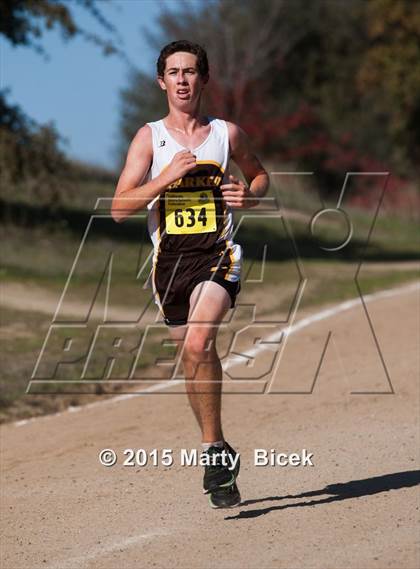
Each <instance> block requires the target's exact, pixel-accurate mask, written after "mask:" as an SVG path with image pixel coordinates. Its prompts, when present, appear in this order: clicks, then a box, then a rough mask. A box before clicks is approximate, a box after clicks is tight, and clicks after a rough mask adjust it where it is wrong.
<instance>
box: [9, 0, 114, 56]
mask: <svg viewBox="0 0 420 569" xmlns="http://www.w3.org/2000/svg"><path fill="white" fill-rule="evenodd" d="M72 1H73V3H74V4H76V5H78V6H81V7H82V8H84V9H85V10H87V11H88V12H89V13H90V14H91V15H92V16H93V17H94V18H95V20H96V21H97V22H98V23H99V24H100V25H101V26H102V27H103V28H104V29H105V30H106V31H107V32H110V33H111V34H113V35H114V36H115V34H116V29H115V27H114V26H113V25H112V24H111V23H110V22H109V21H108V20H107V19H106V18H105V17H104V16H103V14H102V13H101V11H100V10H99V9H98V2H97V0H72ZM53 28H57V29H58V30H60V32H61V34H62V36H63V38H64V39H65V40H67V39H71V38H74V37H75V36H78V35H79V36H83V37H84V38H85V39H87V40H89V41H91V42H93V43H96V44H97V45H99V46H100V47H101V48H102V49H103V51H104V54H105V55H109V54H111V53H116V52H118V48H117V47H116V45H115V43H114V42H113V41H112V40H110V39H109V38H104V37H100V36H98V35H97V34H92V33H91V32H89V31H87V30H85V29H83V28H82V27H80V26H79V24H78V23H77V22H76V21H75V19H74V17H73V15H72V12H71V2H66V1H65V0H0V34H2V35H3V36H4V37H6V38H7V39H8V40H9V41H10V42H11V43H12V44H13V45H24V46H27V47H31V48H33V49H35V50H36V51H38V52H41V53H45V50H44V48H43V46H42V43H41V40H42V36H43V35H44V34H45V32H46V31H48V30H51V29H53Z"/></svg>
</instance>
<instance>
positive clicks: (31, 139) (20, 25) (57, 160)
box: [0, 0, 123, 210]
mask: <svg viewBox="0 0 420 569" xmlns="http://www.w3.org/2000/svg"><path fill="white" fill-rule="evenodd" d="M73 2H74V3H75V4H78V5H79V6H81V7H82V8H84V9H85V10H87V11H88V12H89V13H90V14H91V15H92V16H93V17H94V18H95V19H96V21H97V22H98V23H99V24H100V25H101V26H102V28H103V29H104V30H105V32H106V34H108V36H109V35H111V36H112V37H113V39H114V38H116V37H117V36H116V30H115V29H114V27H113V25H112V24H111V23H110V22H108V20H106V18H104V16H103V15H102V13H101V12H100V10H99V9H98V2H97V0H73ZM71 5H72V4H71V2H67V1H65V0H0V34H1V35H2V36H3V37H4V38H6V39H7V40H8V41H9V42H10V43H12V44H13V45H16V46H25V47H27V48H29V49H34V50H35V51H37V52H38V53H40V54H43V55H45V56H46V55H47V54H46V52H45V50H44V48H43V45H42V37H43V36H44V34H45V33H46V32H48V30H51V29H53V28H56V29H58V30H60V31H61V33H62V35H63V38H64V39H72V38H75V37H76V36H80V37H84V38H85V39H86V40H88V41H90V42H93V43H94V44H95V45H97V46H99V47H100V48H101V49H102V50H103V53H104V54H105V55H109V54H111V53H116V54H118V55H123V53H122V52H121V51H120V50H119V49H118V48H117V47H116V45H115V42H114V41H113V40H111V39H109V37H100V36H98V35H97V34H92V33H90V32H89V31H87V30H84V29H83V28H81V27H80V26H79V24H78V23H77V22H76V21H75V19H74V17H73V15H72V12H71V9H70V8H71ZM117 39H118V38H117ZM60 141H61V138H60V136H59V134H58V132H57V131H56V129H55V128H54V126H53V125H51V124H47V125H39V124H37V123H36V122H35V121H33V120H32V119H31V118H29V117H28V116H27V115H26V113H25V112H24V110H23V109H21V108H20V107H19V106H18V105H13V104H12V103H10V102H9V100H8V98H7V93H6V91H0V148H1V156H0V170H1V172H0V183H1V186H2V194H3V197H4V198H5V199H6V200H9V201H20V202H22V201H23V202H27V203H29V202H30V203H35V204H36V205H37V206H48V207H49V208H50V209H51V210H53V209H54V208H56V207H57V206H59V205H60V204H61V203H62V202H63V201H64V200H65V197H66V195H68V194H69V192H70V191H71V189H72V186H71V181H72V180H75V179H76V178H77V176H78V172H79V170H80V168H76V167H75V166H74V165H72V164H71V163H70V162H69V161H68V160H67V159H66V157H65V155H64V153H63V152H62V151H61V150H60V148H59V143H60Z"/></svg>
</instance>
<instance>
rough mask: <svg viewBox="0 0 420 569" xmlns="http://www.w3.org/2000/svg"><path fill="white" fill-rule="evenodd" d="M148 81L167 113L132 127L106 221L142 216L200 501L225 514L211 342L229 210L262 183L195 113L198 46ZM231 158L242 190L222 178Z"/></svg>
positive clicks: (173, 55) (223, 451)
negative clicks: (195, 437)
mask: <svg viewBox="0 0 420 569" xmlns="http://www.w3.org/2000/svg"><path fill="white" fill-rule="evenodd" d="M157 76H158V77H157V79H158V82H159V85H160V87H161V89H162V90H163V91H166V94H167V99H168V106H169V113H168V115H167V116H166V117H165V118H164V119H162V120H159V121H156V122H151V123H147V124H146V125H145V126H143V127H142V128H140V130H139V131H138V132H137V134H136V136H135V137H134V139H133V141H132V142H131V145H130V148H129V151H128V155H127V160H126V164H125V166H124V169H123V171H122V173H121V176H120V179H119V181H118V186H117V189H116V192H115V196H114V200H113V204H112V215H113V218H114V219H115V221H117V222H120V221H123V220H124V219H126V218H127V217H128V216H129V215H131V214H133V213H135V212H136V211H138V210H140V209H144V208H146V207H147V209H148V228H149V233H150V236H151V239H152V242H153V246H154V256H153V281H152V284H153V292H154V296H155V302H156V304H157V305H158V307H159V309H160V311H161V313H162V315H163V317H164V320H165V323H166V324H167V325H168V326H169V330H170V335H171V337H172V339H174V340H175V341H176V342H177V344H178V345H179V346H180V347H181V351H182V353H181V357H182V363H183V368H184V375H185V379H186V380H188V381H186V389H187V393H188V397H189V401H190V404H191V407H192V410H193V412H194V414H195V417H196V419H197V422H198V424H199V426H200V429H201V433H202V443H203V449H204V453H205V455H204V456H205V458H206V459H207V460H208V462H209V465H208V466H206V467H205V473H204V481H203V487H204V492H205V493H208V494H209V496H210V504H211V506H212V507H215V508H220V507H233V506H236V505H238V504H239V503H240V501H241V498H240V494H239V490H238V487H237V485H236V478H237V476H238V473H239V456H237V453H236V452H235V451H234V450H233V448H232V447H231V446H229V444H228V443H227V442H226V441H225V439H224V436H223V432H222V425H221V382H222V367H221V364H220V360H219V357H218V355H217V351H216V334H217V331H218V327H219V325H220V323H221V321H222V320H223V317H224V316H225V314H226V312H227V311H228V310H229V308H233V306H234V304H235V298H236V295H237V294H238V292H239V289H240V270H241V247H240V245H238V244H235V243H233V241H232V230H233V223H232V208H249V207H253V206H255V205H257V204H258V198H259V197H261V196H264V195H265V193H266V191H267V188H268V183H269V180H268V175H267V173H266V171H265V170H264V168H263V167H262V165H261V163H260V162H259V160H258V158H257V157H256V156H255V154H253V152H252V150H251V147H250V143H249V140H248V137H247V136H246V134H245V133H244V132H243V130H241V129H240V128H239V127H238V126H237V125H235V124H232V123H230V122H227V121H224V120H219V119H214V118H210V117H206V116H203V115H201V114H200V101H201V94H202V91H203V89H204V87H205V85H206V83H207V82H208V79H209V68H208V61H207V55H206V52H205V51H204V49H203V48H202V47H201V46H199V45H197V44H194V43H191V42H189V41H177V42H173V43H171V44H169V45H167V46H165V47H164V48H163V49H162V51H161V53H160V55H159V59H158V62H157ZM230 158H232V159H233V160H234V161H235V163H236V164H237V165H238V166H239V168H240V170H241V171H242V173H243V175H244V177H245V179H246V182H247V183H246V184H245V183H243V182H242V181H241V180H238V179H237V178H235V177H233V176H229V173H228V166H229V159H230ZM235 461H236V464H235V467H234V468H232V463H234V462H235Z"/></svg>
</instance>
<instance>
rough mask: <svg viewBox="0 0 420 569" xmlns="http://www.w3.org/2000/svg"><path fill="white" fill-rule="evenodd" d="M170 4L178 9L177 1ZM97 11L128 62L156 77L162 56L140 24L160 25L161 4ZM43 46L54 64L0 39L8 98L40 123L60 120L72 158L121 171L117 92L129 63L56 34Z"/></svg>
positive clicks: (85, 17) (125, 0) (79, 16)
mask: <svg viewBox="0 0 420 569" xmlns="http://www.w3.org/2000/svg"><path fill="white" fill-rule="evenodd" d="M67 4H68V6H69V7H71V10H72V13H73V14H74V18H75V20H76V22H78V23H79V25H80V26H81V27H83V28H85V29H87V30H89V31H91V32H98V33H99V34H100V35H101V36H106V37H110V36H109V35H107V34H106V31H105V30H104V29H103V28H101V27H100V26H99V25H98V24H97V23H96V21H95V20H94V19H93V18H92V16H90V15H89V13H88V12H86V11H85V10H83V9H81V8H80V7H78V6H77V5H76V3H75V2H74V1H73V0H67ZM170 4H171V11H172V10H173V9H174V8H175V9H176V5H177V4H178V0H171V2H170ZM99 7H100V9H101V11H102V13H103V15H104V16H106V17H107V19H108V20H110V21H111V22H112V23H113V24H114V25H115V27H116V28H117V29H118V31H119V33H120V35H121V37H122V40H123V42H124V44H123V47H124V50H125V52H126V53H127V55H128V57H129V59H130V60H131V61H132V62H133V63H134V64H135V65H136V66H137V67H138V68H139V69H141V70H142V71H146V72H151V73H154V69H155V62H156V59H157V57H158V55H159V54H158V53H157V52H155V50H154V49H152V48H151V47H150V46H149V44H148V43H147V40H146V37H145V35H144V33H142V26H146V27H148V28H149V29H150V30H153V29H155V28H156V16H157V15H158V13H159V12H160V10H161V8H162V5H161V4H160V2H159V0H113V2H112V3H108V2H105V1H104V0H101V1H100V2H99ZM41 43H42V45H43V47H44V49H45V51H46V52H47V54H48V55H49V59H48V60H46V59H45V58H44V57H43V56H41V55H39V54H37V53H36V52H35V51H34V50H32V49H30V48H28V47H22V46H19V47H13V46H12V45H11V44H10V43H9V42H8V41H7V40H5V39H4V38H3V36H1V37H0V68H1V76H0V84H1V89H4V88H10V94H9V97H8V101H9V102H10V103H17V104H19V105H21V106H22V108H23V109H24V111H25V112H26V113H27V114H28V115H29V116H30V117H31V118H33V119H35V120H36V121H37V122H39V123H47V122H50V121H52V122H54V124H55V126H56V128H57V130H58V132H59V133H60V135H62V136H63V137H64V138H66V139H67V143H66V144H65V145H64V146H63V149H64V150H65V152H66V153H67V154H68V155H69V156H71V157H73V158H77V159H80V160H82V161H84V162H89V163H93V164H98V165H101V166H105V167H109V168H113V167H115V166H116V165H117V163H118V157H117V153H116V147H117V141H118V124H119V92H120V90H121V89H122V88H124V87H125V86H127V84H128V80H127V77H128V71H129V67H128V65H127V63H125V62H124V61H122V60H121V59H120V58H118V57H116V56H108V57H104V56H103V54H102V52H101V49H100V48H99V47H97V46H95V45H93V44H91V43H89V42H87V41H85V40H83V39H82V38H76V39H72V40H69V41H67V42H66V41H65V40H63V39H62V36H61V34H60V33H59V32H58V31H55V30H51V31H47V32H46V33H45V34H44V36H43V39H42V42H41ZM139 126H141V125H139Z"/></svg>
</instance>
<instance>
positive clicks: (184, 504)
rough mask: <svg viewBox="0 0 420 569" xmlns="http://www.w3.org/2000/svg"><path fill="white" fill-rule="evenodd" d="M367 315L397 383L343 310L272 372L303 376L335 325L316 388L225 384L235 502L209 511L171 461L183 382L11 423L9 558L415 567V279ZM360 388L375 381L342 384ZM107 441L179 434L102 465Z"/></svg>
mask: <svg viewBox="0 0 420 569" xmlns="http://www.w3.org/2000/svg"><path fill="white" fill-rule="evenodd" d="M369 314H370V317H371V321H372V324H373V326H374V330H375V334H376V338H377V340H378V341H379V343H380V346H381V350H382V354H383V357H384V361H385V363H386V367H387V370H388V373H389V376H390V378H391V380H392V385H393V389H394V392H395V393H394V394H393V395H392V394H386V395H383V394H382V395H381V394H378V393H377V392H378V391H381V390H382V391H384V390H388V391H389V389H388V387H389V386H387V385H386V378H385V379H384V377H383V376H381V375H380V370H381V369H382V368H381V367H380V365H379V367H378V360H377V358H375V357H374V355H373V352H372V350H371V349H370V348H368V346H371V345H372V342H373V340H372V336H371V332H370V329H369V327H367V326H361V320H360V311H358V310H353V309H352V310H347V311H345V312H341V313H338V314H336V315H333V316H331V318H329V319H326V320H323V321H319V322H314V323H313V324H312V325H310V326H308V327H307V328H305V329H304V330H301V331H297V332H296V334H294V335H293V341H290V343H289V345H288V350H287V355H286V357H285V358H284V365H283V364H282V366H281V368H280V378H281V379H282V378H284V380H285V381H286V383H287V381H288V380H289V379H290V378H295V379H296V384H297V385H299V381H300V378H301V377H303V376H304V374H305V372H306V368H305V365H304V363H305V358H304V356H305V357H306V356H308V357H309V356H311V354H312V353H313V355H314V357H315V359H316V358H317V357H318V355H319V354H318V351H319V343H318V341H319V339H322V338H325V337H326V334H327V333H328V331H329V330H333V336H332V339H331V341H330V343H329V346H328V350H327V352H326V355H325V358H324V360H323V365H322V367H321V371H320V373H319V376H318V379H317V382H316V385H315V388H314V391H313V393H312V394H310V395H302V394H300V395H286V394H267V395H256V394H248V395H243V394H242V395H238V394H230V395H226V396H225V398H224V424H225V433H226V434H227V436H228V439H229V440H230V441H231V442H232V443H233V444H234V446H235V447H237V448H238V449H239V450H240V452H241V455H242V463H243V467H242V470H241V477H240V479H239V482H240V488H241V492H242V496H243V499H244V503H243V504H242V505H241V506H240V507H239V508H236V509H234V510H230V511H226V510H224V511H222V510H220V511H214V510H211V509H210V508H209V506H208V504H207V500H206V498H205V497H204V496H203V495H202V494H201V490H200V485H201V476H202V473H201V470H200V469H199V468H194V467H186V466H181V465H180V460H179V452H180V449H181V448H186V449H191V448H195V447H196V446H197V443H198V440H199V439H198V432H197V429H196V426H195V424H194V421H193V418H192V414H191V412H190V410H189V408H188V405H187V402H186V397H185V395H184V394H174V393H170V390H166V391H162V392H160V393H154V394H149V395H144V396H138V397H134V398H129V399H126V400H120V401H119V402H116V403H113V404H104V405H97V406H94V407H88V408H85V409H82V410H80V411H78V412H76V413H69V412H67V413H64V414H62V415H59V416H55V417H49V418H43V419H40V420H35V421H32V422H29V423H27V424H25V425H23V426H21V427H17V426H15V425H12V424H9V425H6V426H4V427H3V428H2V430H1V432H2V447H3V448H2V451H3V452H2V454H3V458H2V463H1V467H2V482H3V483H2V509H3V515H2V524H3V527H2V535H3V538H2V541H3V547H2V567H3V568H4V569H9V568H10V569H12V568H13V569H15V568H19V569H26V568H28V569H29V568H31V569H35V568H39V567H47V568H49V569H53V568H57V569H58V568H61V569H73V568H74V569H76V568H77V569H79V568H80V569H92V568H101V569H115V568H116V567H121V568H122V569H131V568H143V567H144V568H146V567H157V568H159V567H171V568H172V567H173V568H178V567H179V568H181V567H182V568H213V567H220V568H225V567H232V568H252V569H254V568H284V569H286V568H287V569H290V568H293V569H295V568H296V569H314V568H320V569H321V568H322V569H351V568H357V569H371V568H372V569H373V568H377V569H384V568H395V569H415V568H417V567H418V566H419V553H418V549H417V546H418V541H417V535H418V534H417V530H418V513H419V512H418V503H416V496H418V492H417V490H418V488H416V487H415V484H418V483H419V478H418V475H417V474H416V473H415V471H416V469H417V470H418V467H419V456H418V448H419V442H420V441H419V428H418V427H419V408H418V401H419V386H418V372H419V361H418V345H419V326H418V317H419V306H418V292H409V293H405V294H401V295H398V296H392V297H385V298H379V299H378V300H376V301H374V302H372V303H370V304H369ZM315 351H316V353H315ZM378 370H379V371H378ZM382 372H383V370H382ZM384 381H385V383H384ZM360 387H362V388H364V390H369V389H370V390H371V391H374V392H375V393H373V394H370V395H351V394H350V393H349V392H350V391H354V390H358V389H359V390H360ZM177 388H179V386H177ZM385 388H386V389H385ZM172 390H173V391H175V390H176V388H173V389H172ZM108 447H109V448H113V449H115V450H116V451H117V453H118V454H119V456H120V459H122V458H123V457H122V453H123V450H124V449H126V448H133V449H138V448H145V449H149V450H151V449H154V448H157V449H164V448H169V449H173V456H174V462H175V464H174V465H173V466H172V467H166V468H165V467H163V466H158V467H153V466H147V467H144V468H140V467H123V466H122V464H121V460H120V461H119V463H118V464H117V465H116V466H114V467H112V468H105V467H103V466H101V465H100V464H99V461H98V453H99V451H100V450H101V449H103V448H108ZM255 448H266V449H271V448H275V449H277V450H279V451H284V452H299V451H301V449H307V450H308V451H309V452H311V453H313V462H314V466H313V467H294V468H293V467H286V468H281V467H256V466H254V465H253V452H254V449H255Z"/></svg>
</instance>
